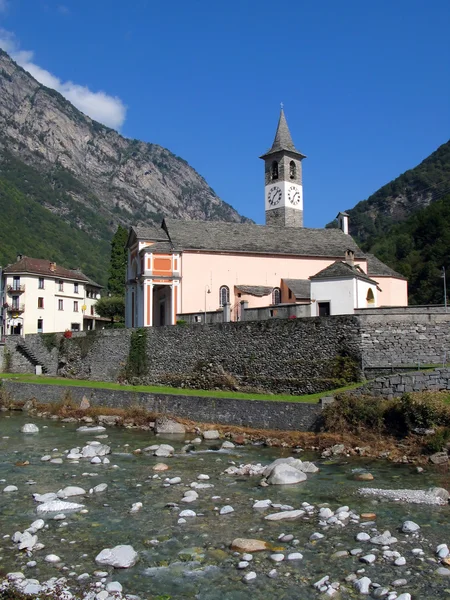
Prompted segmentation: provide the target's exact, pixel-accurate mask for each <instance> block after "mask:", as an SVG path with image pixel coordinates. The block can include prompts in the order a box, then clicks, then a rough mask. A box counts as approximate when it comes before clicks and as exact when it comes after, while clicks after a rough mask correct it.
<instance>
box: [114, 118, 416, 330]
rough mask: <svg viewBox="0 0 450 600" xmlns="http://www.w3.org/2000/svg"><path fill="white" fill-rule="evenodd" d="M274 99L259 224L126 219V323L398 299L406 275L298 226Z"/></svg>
mask: <svg viewBox="0 0 450 600" xmlns="http://www.w3.org/2000/svg"><path fill="white" fill-rule="evenodd" d="M304 158H306V156H305V155H304V154H302V153H301V152H300V151H299V150H297V148H296V147H295V145H294V143H293V141H292V137H291V133H290V131H289V128H288V124H287V121H286V117H285V115H284V111H283V109H281V113H280V118H279V121H278V127H277V130H276V134H275V139H274V141H273V144H272V147H271V148H270V150H268V151H267V152H266V153H265V154H263V155H262V156H261V159H262V160H263V161H264V165H265V169H264V173H265V216H266V224H265V225H256V224H249V223H222V222H217V221H182V220H176V219H171V218H165V219H164V220H163V222H162V224H161V227H157V226H154V225H151V226H147V227H141V226H136V227H132V228H131V230H130V233H129V236H128V242H127V251H128V264H127V291H126V317H125V322H126V326H127V327H152V326H161V325H175V324H176V323H177V321H178V322H188V323H215V322H224V321H241V320H253V319H266V318H283V317H291V318H292V317H315V316H329V315H340V314H352V313H354V311H355V310H358V309H363V308H377V307H381V306H406V305H407V304H408V289H407V281H406V279H405V278H404V277H402V276H401V275H400V274H398V273H396V272H395V271H394V270H392V269H391V268H390V267H388V266H387V265H385V264H383V263H382V262H381V261H380V260H378V259H377V258H376V257H375V256H373V255H370V254H365V253H364V252H363V251H362V250H361V249H360V248H359V247H358V246H357V244H356V243H355V241H354V240H353V239H352V237H351V236H350V235H349V232H348V231H349V229H348V219H349V217H348V215H347V213H344V212H341V213H339V214H338V216H337V219H338V225H339V227H338V228H336V229H311V228H306V227H303V185H302V161H303V159H304Z"/></svg>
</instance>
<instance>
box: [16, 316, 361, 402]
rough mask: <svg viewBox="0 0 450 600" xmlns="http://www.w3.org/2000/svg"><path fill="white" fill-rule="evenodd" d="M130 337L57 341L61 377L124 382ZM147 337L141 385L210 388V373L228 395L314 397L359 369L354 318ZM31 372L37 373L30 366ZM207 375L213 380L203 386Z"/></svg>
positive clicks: (165, 330)
mask: <svg viewBox="0 0 450 600" xmlns="http://www.w3.org/2000/svg"><path fill="white" fill-rule="evenodd" d="M131 332H132V330H130V329H125V330H124V329H117V330H102V331H97V332H88V333H87V334H84V333H80V334H74V336H73V337H72V338H71V339H61V341H60V345H59V347H58V358H57V362H58V373H59V374H60V375H64V376H68V377H72V378H77V379H91V380H103V381H118V380H123V378H124V371H125V366H126V363H127V360H128V354H129V350H130V336H131ZM144 335H145V336H146V341H147V343H146V348H147V357H148V370H147V376H146V377H142V378H141V380H140V381H141V382H142V383H147V384H151V383H153V384H166V385H175V386H178V387H179V386H183V385H188V386H190V387H203V388H205V389H211V386H212V388H214V387H216V384H215V379H214V374H215V375H217V378H218V379H217V381H218V382H219V380H220V381H222V382H223V381H224V378H228V382H229V386H228V389H230V388H231V389H234V388H236V387H237V388H247V389H248V388H252V389H255V388H258V389H262V390H267V391H272V392H279V393H291V392H292V393H300V394H302V393H313V392H320V391H323V390H326V389H331V388H333V387H337V385H338V384H339V382H340V381H339V378H340V376H341V374H340V372H339V370H338V362H337V361H338V360H339V359H340V358H342V357H346V360H348V361H349V362H350V363H351V364H353V365H354V367H355V369H356V376H358V375H359V370H358V365H359V364H360V363H361V356H360V343H359V339H360V336H359V324H358V320H357V319H356V318H355V317H353V316H344V317H329V318H313V319H292V320H290V319H287V320H281V319H274V320H272V321H253V322H248V323H247V322H240V323H222V324H216V325H206V326H205V325H203V326H201V327H200V326H195V325H192V326H188V325H184V326H175V327H154V328H148V329H146V330H145V333H144ZM35 337H38V336H31V335H30V336H26V339H27V340H30V341H31V338H35ZM11 344H12V342H11ZM16 364H18V363H16V362H15V363H14V365H16ZM13 370H16V369H13ZM23 371H24V369H23V365H22V364H21V365H20V371H19V372H23ZM28 372H34V366H33V365H29V369H28ZM206 372H211V373H212V376H211V377H209V379H207V380H205V377H204V376H203V375H204V374H205V373H206ZM205 382H206V385H205ZM221 387H222V386H221Z"/></svg>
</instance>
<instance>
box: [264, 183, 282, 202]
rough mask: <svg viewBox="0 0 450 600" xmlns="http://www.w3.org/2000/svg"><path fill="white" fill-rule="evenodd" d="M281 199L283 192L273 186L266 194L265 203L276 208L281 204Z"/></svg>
mask: <svg viewBox="0 0 450 600" xmlns="http://www.w3.org/2000/svg"><path fill="white" fill-rule="evenodd" d="M282 197H283V192H282V191H281V188H280V187H278V186H277V185H274V186H272V187H271V188H270V190H269V191H268V193H267V202H268V203H269V204H270V206H277V205H278V204H279V203H280V202H281V199H282Z"/></svg>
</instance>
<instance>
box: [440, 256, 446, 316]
mask: <svg viewBox="0 0 450 600" xmlns="http://www.w3.org/2000/svg"><path fill="white" fill-rule="evenodd" d="M441 277H442V278H443V279H444V310H445V312H447V278H446V276H445V267H442V275H441Z"/></svg>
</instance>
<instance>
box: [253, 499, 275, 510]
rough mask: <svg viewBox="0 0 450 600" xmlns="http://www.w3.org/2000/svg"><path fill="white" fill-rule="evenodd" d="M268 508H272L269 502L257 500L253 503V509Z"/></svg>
mask: <svg viewBox="0 0 450 600" xmlns="http://www.w3.org/2000/svg"><path fill="white" fill-rule="evenodd" d="M270 506H272V501H271V500H257V501H256V502H255V503H254V505H253V508H269V507H270Z"/></svg>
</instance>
